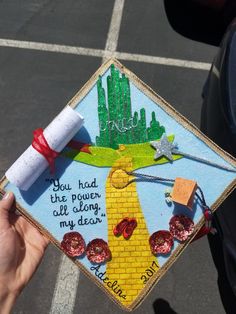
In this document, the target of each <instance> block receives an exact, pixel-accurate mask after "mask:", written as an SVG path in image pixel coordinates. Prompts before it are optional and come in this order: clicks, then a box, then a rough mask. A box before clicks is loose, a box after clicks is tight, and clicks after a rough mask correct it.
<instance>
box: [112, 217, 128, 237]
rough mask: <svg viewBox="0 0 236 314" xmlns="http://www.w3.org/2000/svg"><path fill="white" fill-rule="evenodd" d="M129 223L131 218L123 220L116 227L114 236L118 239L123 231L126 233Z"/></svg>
mask: <svg viewBox="0 0 236 314" xmlns="http://www.w3.org/2000/svg"><path fill="white" fill-rule="evenodd" d="M128 223H129V218H123V219H122V220H121V221H120V222H119V223H118V224H117V225H116V226H115V227H114V229H113V234H114V235H115V236H116V237H119V236H120V235H121V234H122V233H123V231H124V229H125V227H126V226H127V225H128Z"/></svg>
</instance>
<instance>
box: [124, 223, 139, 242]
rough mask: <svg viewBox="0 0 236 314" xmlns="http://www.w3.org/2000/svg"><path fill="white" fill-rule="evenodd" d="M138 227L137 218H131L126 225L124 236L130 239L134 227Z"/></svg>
mask: <svg viewBox="0 0 236 314" xmlns="http://www.w3.org/2000/svg"><path fill="white" fill-rule="evenodd" d="M136 227H137V220H136V219H135V218H130V219H129V222H128V224H127V226H126V227H125V229H124V231H123V236H124V238H125V239H126V240H128V239H129V238H130V237H131V236H132V234H133V232H134V229H135V228H136Z"/></svg>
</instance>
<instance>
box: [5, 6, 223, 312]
mask: <svg viewBox="0 0 236 314" xmlns="http://www.w3.org/2000/svg"><path fill="white" fill-rule="evenodd" d="M114 10H115V11H114ZM112 17H114V18H112ZM119 17H120V18H119ZM111 21H112V23H113V24H112V25H111ZM111 34H113V35H114V34H115V35H117V36H110V35H111ZM55 45H57V46H55ZM215 52H216V47H213V46H210V45H207V44H203V43H200V42H195V41H193V40H190V39H188V38H185V37H183V36H181V35H179V34H177V33H176V32H175V31H174V30H173V29H172V28H171V26H170V25H169V23H168V20H167V17H166V13H165V10H164V4H163V1H161V0H150V1H148V3H146V2H144V1H141V0H116V1H115V0H100V1H95V0H89V1H84V0H77V1H75V0H68V1H66V2H61V1H49V0H40V1H38V0H37V1H36V0H33V1H29V0H27V1H24V2H22V1H16V0H10V1H2V2H0V68H1V71H0V101H1V115H0V121H1V129H0V132H1V133H0V135H1V136H0V160H1V168H0V171H1V174H2V175H3V174H4V171H5V170H6V169H7V168H8V167H9V166H10V165H11V163H12V162H13V161H14V160H15V159H16V158H17V157H18V155H19V154H20V153H21V152H22V151H23V150H24V149H25V148H26V147H27V146H28V145H29V143H30V142H31V137H32V136H31V134H32V131H33V130H34V129H35V128H37V127H45V126H46V125H47V124H48V123H49V122H50V121H51V119H52V118H53V117H54V116H55V114H56V113H58V112H59V111H60V110H61V109H62V108H63V107H64V105H65V104H66V103H67V102H68V101H69V100H70V98H71V97H72V96H73V95H74V94H75V93H76V92H77V91H78V90H79V89H80V88H81V87H82V86H83V84H84V83H85V82H86V81H87V80H88V79H89V77H90V76H91V75H92V74H93V73H94V72H95V71H96V70H97V68H98V67H99V66H100V64H101V63H102V61H103V60H105V59H106V58H108V57H110V56H117V57H119V56H120V57H121V60H120V61H121V62H122V63H123V64H124V65H125V66H127V67H128V68H129V69H130V70H131V71H133V72H134V73H135V74H137V75H138V76H139V77H140V78H141V79H142V80H143V81H144V82H146V83H147V84H148V85H150V86H151V87H152V88H153V89H154V90H155V91H156V92H157V93H159V94H160V95H161V96H162V97H163V98H165V99H166V100H167V101H168V102H170V104H171V105H172V106H174V107H175V108H176V109H177V110H179V111H180V112H181V113H182V114H184V115H185V116H186V117H187V118H188V119H189V120H190V121H192V122H193V123H195V124H196V125H197V126H199V121H200V110H201V91H202V87H203V85H204V82H205V80H206V78H207V73H208V72H207V69H209V66H210V62H211V61H212V59H213V57H214V54H215ZM193 61H194V62H195V63H192V62H193ZM69 263H70V261H69V260H67V261H66V259H65V258H64V259H62V255H61V253H60V252H59V251H58V250H57V249H56V248H54V247H53V246H52V245H51V246H50V247H49V249H48V251H47V253H46V256H45V258H44V260H43V262H42V264H41V266H40V267H39V269H38V271H37V273H36V274H35V276H34V277H33V279H32V281H31V282H30V284H29V285H28V286H27V287H26V288H25V290H24V291H23V293H22V295H21V296H20V297H19V299H18V301H17V304H16V306H15V308H14V311H13V313H14V314H31V313H35V314H42V313H45V314H46V313H59V314H60V313H63V314H70V313H80V314H87V313H89V314H90V313H91V314H94V313H96V314H101V313H108V314H109V313H112V314H119V313H123V311H122V310H120V309H119V308H118V307H117V306H116V305H115V304H113V302H112V301H110V300H109V299H108V298H107V297H106V295H105V294H104V293H103V292H102V291H101V290H100V289H99V288H98V287H97V286H96V285H95V284H94V283H92V282H91V281H90V280H89V279H88V278H87V277H85V276H84V275H83V274H82V273H81V272H79V270H77V269H75V268H73V267H71V266H68V265H70V264H69ZM62 270H63V273H62ZM70 287H73V291H70ZM168 304H169V305H168ZM168 306H169V307H168ZM171 309H172V310H171ZM167 310H168V311H169V312H168V311H167ZM134 313H137V314H138V313H140V314H141V313H147V314H153V313H158V314H162V313H163V314H164V313H165V314H167V313H178V314H189V313H191V314H198V313H201V314H208V313H216V314H221V313H222V314H223V313H224V310H223V306H222V304H221V300H220V297H219V292H218V287H217V275H216V271H215V268H214V265H213V262H212V259H211V256H210V251H209V247H208V243H207V240H206V238H204V239H201V240H199V241H197V242H195V243H193V244H191V245H190V246H189V247H188V248H187V249H186V250H185V252H184V253H183V254H182V255H181V257H180V258H179V259H178V261H177V262H176V263H175V264H174V265H173V266H172V267H171V269H170V270H169V271H168V273H167V274H166V275H165V276H164V277H163V278H162V279H161V281H160V282H159V283H158V285H156V287H155V288H154V289H153V290H152V291H151V293H150V295H149V296H148V297H147V298H146V300H145V301H144V302H143V303H142V305H141V306H140V307H139V308H138V309H137V310H135V311H134Z"/></svg>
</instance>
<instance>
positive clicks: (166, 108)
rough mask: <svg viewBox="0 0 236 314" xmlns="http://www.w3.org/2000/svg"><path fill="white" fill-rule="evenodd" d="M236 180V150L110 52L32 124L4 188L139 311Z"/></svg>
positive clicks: (114, 295)
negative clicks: (39, 123) (62, 103)
mask: <svg viewBox="0 0 236 314" xmlns="http://www.w3.org/2000/svg"><path fill="white" fill-rule="evenodd" d="M82 117H83V118H82ZM83 121H84V123H83ZM235 179H236V161H235V159H234V158H233V157H231V156H230V155H229V154H227V153H226V152H224V151H223V150H222V149H221V148H219V147H218V146H217V145H215V144H214V143H213V142H212V141H210V140H209V139H208V138H207V137H206V136H205V135H203V134H202V133H201V132H200V131H199V130H198V129H197V128H196V127H195V126H194V125H192V124H191V123H190V122H189V121H188V120H187V119H186V118H184V117H183V116H181V115H180V114H179V113H178V112H177V111H176V110H175V109H174V108H172V107H171V106H170V105H169V104H168V103H167V102H166V101H164V100H163V99H162V98H161V97H160V96H158V95H157V94H155V93H154V92H153V91H152V90H151V89H150V88H149V87H148V86H147V85H145V84H144V83H143V82H142V81H141V80H140V79H139V78H137V77H136V76H135V75H134V74H133V73H131V72H130V71H129V70H127V69H126V68H125V67H123V66H122V65H121V64H120V63H119V62H118V61H117V60H113V59H112V60H109V61H108V62H106V63H105V64H104V65H102V66H101V67H100V68H99V69H98V71H97V72H96V73H95V74H94V75H93V76H92V78H91V79H90V80H89V81H88V82H87V83H86V84H85V86H84V87H83V88H82V89H81V90H80V91H79V92H78V93H77V94H76V95H75V97H74V98H73V99H72V100H71V101H70V102H69V104H68V106H67V107H66V108H65V109H63V110H62V112H61V113H60V114H59V115H58V116H57V117H56V118H55V119H54V120H53V121H52V123H51V124H50V125H49V126H48V127H47V128H46V129H45V130H42V129H37V130H35V132H34V138H33V142H32V144H31V145H30V147H29V148H28V149H27V150H26V151H25V152H24V153H23V155H22V156H20V157H19V159H18V160H17V161H16V162H15V163H14V164H13V165H12V167H11V168H10V169H9V170H8V171H7V172H6V176H4V178H3V179H2V180H1V192H2V194H4V193H5V192H6V191H8V190H11V191H13V192H14V193H15V195H16V200H17V208H18V210H19V211H20V212H21V213H22V215H24V216H26V218H27V219H28V220H30V221H31V222H32V223H33V224H34V225H35V226H36V227H37V228H38V229H39V230H40V231H41V232H42V233H43V234H45V235H46V236H47V237H48V238H49V239H50V240H51V241H52V242H53V243H54V244H55V245H56V246H57V247H58V248H59V249H60V250H62V251H63V252H64V253H65V254H66V255H67V256H68V257H69V258H71V260H72V261H73V262H74V263H75V264H76V265H78V267H79V268H81V270H82V271H84V273H85V274H87V275H88V277H89V278H90V279H91V280H93V281H94V282H95V283H96V284H97V285H98V286H99V287H100V288H101V289H102V290H104V291H105V292H106V294H107V295H108V296H109V297H110V298H111V299H113V301H115V302H116V303H117V304H118V305H120V306H121V307H122V308H123V309H126V310H132V309H134V308H135V307H136V306H137V305H139V304H140V303H141V301H142V300H143V299H144V297H145V296H146V295H147V294H148V292H149V291H150V289H151V288H152V287H153V285H154V284H156V283H157V282H158V280H159V279H160V278H161V277H162V276H163V275H164V274H165V272H166V271H167V270H168V268H169V267H170V266H171V265H172V264H173V263H174V262H175V260H176V259H177V257H178V256H179V255H180V253H181V252H182V251H183V249H184V248H185V247H186V246H187V245H188V244H189V243H190V242H191V241H192V240H193V239H194V238H196V236H197V234H198V232H199V230H200V229H201V228H204V229H202V230H203V231H204V232H205V233H206V232H212V231H213V230H212V228H211V224H210V221H211V215H212V212H213V211H214V210H216V208H217V207H218V206H219V205H220V204H221V202H222V201H223V200H224V199H225V198H226V197H227V196H228V195H229V193H230V192H231V191H232V190H233V189H234V188H235V184H236V180H235Z"/></svg>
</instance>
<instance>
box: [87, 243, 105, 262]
mask: <svg viewBox="0 0 236 314" xmlns="http://www.w3.org/2000/svg"><path fill="white" fill-rule="evenodd" d="M86 255H87V258H88V260H89V261H90V262H91V263H94V264H101V263H104V262H106V261H108V260H110V259H111V251H110V249H109V247H108V244H107V242H106V241H104V240H103V239H94V240H92V241H91V242H89V244H88V245H87V249H86Z"/></svg>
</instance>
